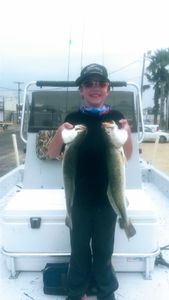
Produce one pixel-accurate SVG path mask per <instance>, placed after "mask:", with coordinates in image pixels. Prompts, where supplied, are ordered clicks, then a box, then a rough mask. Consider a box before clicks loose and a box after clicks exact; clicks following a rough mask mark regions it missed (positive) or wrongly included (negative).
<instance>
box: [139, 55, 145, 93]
mask: <svg viewBox="0 0 169 300" xmlns="http://www.w3.org/2000/svg"><path fill="white" fill-rule="evenodd" d="M145 60H146V53H144V54H143V66H142V73H141V86H140V91H141V97H142V95H143V85H144V69H145Z"/></svg>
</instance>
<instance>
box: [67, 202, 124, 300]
mask: <svg viewBox="0 0 169 300" xmlns="http://www.w3.org/2000/svg"><path fill="white" fill-rule="evenodd" d="M72 224H73V228H72V230H71V233H70V237H71V258H70V267H69V271H68V290H69V292H68V295H69V296H70V298H72V299H80V298H81V296H82V295H83V294H85V293H86V290H87V288H88V285H89V283H90V279H91V274H93V275H94V279H95V283H96V288H97V297H98V299H106V300H108V299H111V295H112V293H113V292H114V291H115V290H116V289H117V288H118V281H117V279H116V276H115V273H114V271H113V268H112V264H111V256H112V253H113V246H114V231H115V224H116V214H115V212H114V211H113V209H112V208H111V206H110V205H109V204H108V205H107V206H105V207H100V208H97V207H73V209H72Z"/></svg>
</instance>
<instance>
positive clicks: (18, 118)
mask: <svg viewBox="0 0 169 300" xmlns="http://www.w3.org/2000/svg"><path fill="white" fill-rule="evenodd" d="M14 83H16V84H17V85H18V105H17V123H18V124H19V123H20V105H21V84H23V83H24V82H21V81H14Z"/></svg>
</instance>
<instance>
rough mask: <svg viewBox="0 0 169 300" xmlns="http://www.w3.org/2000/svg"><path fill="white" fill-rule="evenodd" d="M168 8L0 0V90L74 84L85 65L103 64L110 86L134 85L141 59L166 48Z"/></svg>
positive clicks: (124, 1)
mask: <svg viewBox="0 0 169 300" xmlns="http://www.w3.org/2000/svg"><path fill="white" fill-rule="evenodd" d="M168 6H169V4H168V0H156V1H155V0H153V1H151V0H118V1H117V0H115V1H114V0H104V1H100V0H83V1H82V0H0V90H1V87H6V88H11V89H16V84H15V83H14V82H15V81H21V82H24V83H28V82H29V81H32V80H67V79H69V80H75V79H76V78H77V77H78V76H79V73H80V70H81V68H82V67H84V66H85V65H87V64H90V63H101V64H104V65H105V66H106V68H107V70H108V73H109V78H110V79H111V80H124V81H134V82H136V83H138V84H140V82H141V72H142V63H143V54H144V53H146V52H147V51H150V50H151V51H152V52H153V51H155V50H156V49H162V48H168V47H169V40H168V36H169V34H168V28H169V24H168V18H169V13H168V11H169V9H168ZM146 64H148V62H147V61H146ZM149 94H151V93H150V92H147V93H146V95H144V98H145V99H144V105H145V106H146V105H148V104H149V103H151V102H152V95H149Z"/></svg>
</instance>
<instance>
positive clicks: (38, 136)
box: [0, 81, 169, 300]
mask: <svg viewBox="0 0 169 300" xmlns="http://www.w3.org/2000/svg"><path fill="white" fill-rule="evenodd" d="M81 101H82V100H81V99H80V97H79V93H78V91H77V87H76V85H75V82H73V81H32V82H30V83H28V84H27V85H26V86H25V90H24V99H23V108H22V117H21V126H20V136H21V139H22V140H23V141H24V142H25V145H26V157H25V162H24V164H22V165H19V166H17V167H16V168H15V169H13V170H12V171H10V172H9V173H7V174H6V175H4V176H2V177H1V178H0V245H1V254H0V297H1V299H3V300H11V299H13V300H19V299H22V300H26V299H32V300H39V299H44V300H49V299H63V298H64V297H65V295H60V296H59V295H51V294H46V293H44V284H43V270H44V268H45V266H46V264H47V263H57V264H60V263H68V262H69V256H70V241H69V232H68V228H67V227H66V226H65V222H64V221H65V216H66V205H65V195H64V185H63V178H62V161H61V160H60V161H58V160H51V159H49V157H47V155H46V149H47V143H48V142H49V139H50V138H51V137H52V136H53V134H54V132H55V130H56V128H57V127H58V125H59V124H60V123H62V122H63V120H64V118H65V115H66V114H67V113H68V112H70V111H73V110H75V109H76V108H77V107H79V105H80V104H81ZM106 103H108V104H111V105H112V106H113V107H114V108H115V109H118V110H120V111H121V112H122V113H124V115H125V116H126V118H127V119H128V121H129V124H130V126H131V131H132V142H133V154H132V157H131V158H130V160H129V161H128V163H127V164H126V197H127V203H128V206H127V211H128V214H129V217H130V218H131V220H132V222H133V224H134V226H135V228H136V235H135V236H134V237H132V238H131V239H128V238H127V237H126V236H125V233H124V231H123V230H122V229H121V228H120V226H119V224H118V222H117V225H116V235H115V247H114V253H113V256H112V263H113V266H114V268H115V271H116V273H117V277H118V280H119V289H118V290H117V291H116V293H115V294H116V299H117V300H120V299H123V300H142V299H144V300H149V299H153V300H161V299H163V300H168V295H169V269H168V266H169V263H167V255H168V252H167V251H168V250H169V246H168V244H169V235H168V232H169V221H168V214H169V201H168V198H169V177H167V176H166V175H165V174H163V173H162V172H160V171H159V170H157V169H156V168H154V167H153V166H152V165H150V164H148V163H146V162H145V161H144V160H142V159H141V158H140V154H139V144H140V143H141V141H142V140H143V136H144V121H143V113H142V111H143V110H142V100H141V94H140V90H139V87H138V85H137V84H134V83H132V82H111V91H110V94H109V96H108V98H107V102H106ZM90 298H91V299H94V298H95V296H90Z"/></svg>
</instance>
